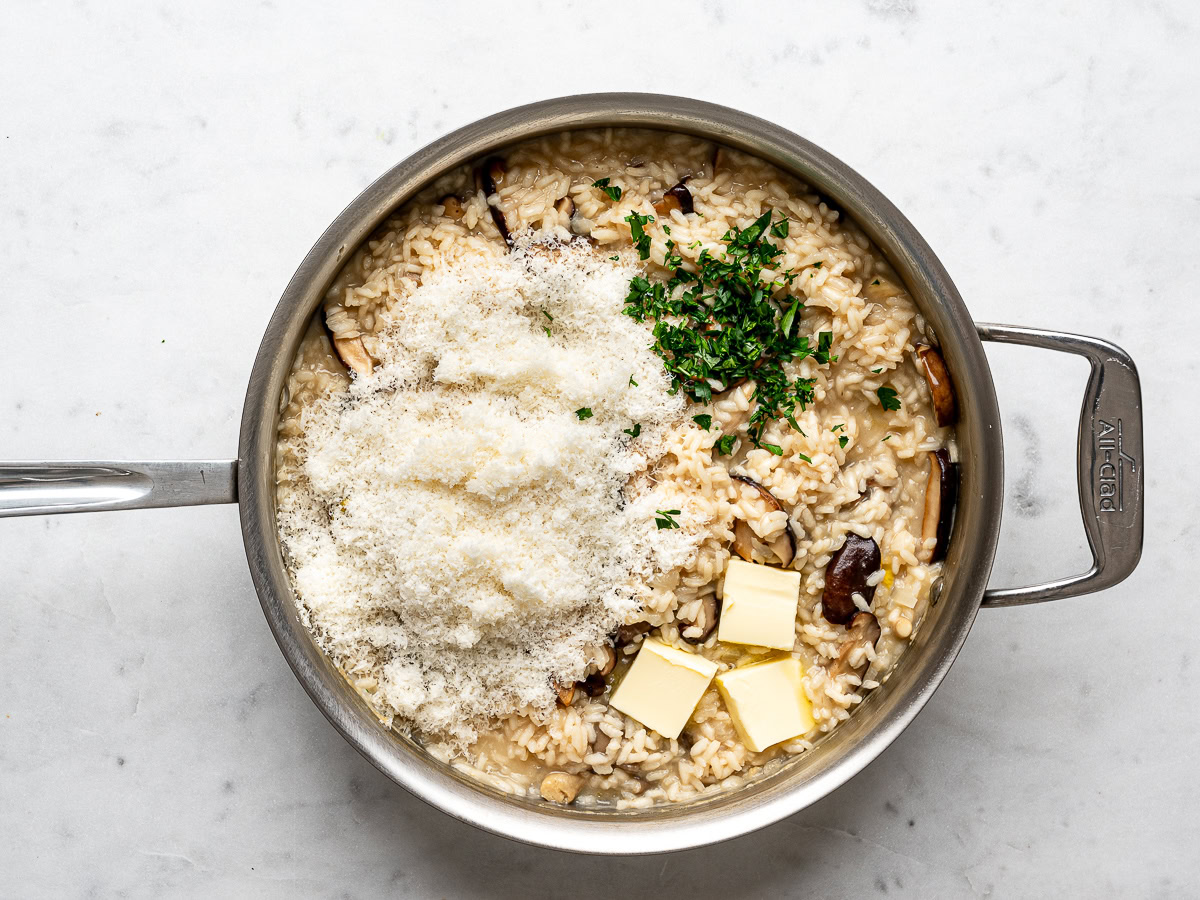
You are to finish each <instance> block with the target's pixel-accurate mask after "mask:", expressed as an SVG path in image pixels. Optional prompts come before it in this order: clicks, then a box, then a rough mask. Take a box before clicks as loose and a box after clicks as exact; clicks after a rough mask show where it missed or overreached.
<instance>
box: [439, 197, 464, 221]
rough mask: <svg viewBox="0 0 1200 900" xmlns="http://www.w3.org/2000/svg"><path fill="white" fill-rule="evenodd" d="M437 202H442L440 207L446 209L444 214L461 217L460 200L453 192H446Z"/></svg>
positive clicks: (453, 217)
mask: <svg viewBox="0 0 1200 900" xmlns="http://www.w3.org/2000/svg"><path fill="white" fill-rule="evenodd" d="M438 203H440V204H442V208H443V209H444V210H445V211H446V215H448V216H449V217H450V218H452V219H461V218H462V217H463V205H462V201H461V200H459V199H458V198H457V197H455V196H454V195H453V194H447V195H446V196H445V197H443V198H442V199H441V200H439V201H438Z"/></svg>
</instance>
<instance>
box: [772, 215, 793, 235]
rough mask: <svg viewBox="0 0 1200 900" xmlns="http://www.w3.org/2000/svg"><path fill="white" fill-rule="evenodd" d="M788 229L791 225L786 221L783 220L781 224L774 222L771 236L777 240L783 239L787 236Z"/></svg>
mask: <svg viewBox="0 0 1200 900" xmlns="http://www.w3.org/2000/svg"><path fill="white" fill-rule="evenodd" d="M790 227H791V225H790V223H789V222H788V220H787V219H784V220H783V221H782V222H776V223H775V224H774V225H772V226H771V234H773V235H775V237H777V238H785V237H787V236H788V228H790Z"/></svg>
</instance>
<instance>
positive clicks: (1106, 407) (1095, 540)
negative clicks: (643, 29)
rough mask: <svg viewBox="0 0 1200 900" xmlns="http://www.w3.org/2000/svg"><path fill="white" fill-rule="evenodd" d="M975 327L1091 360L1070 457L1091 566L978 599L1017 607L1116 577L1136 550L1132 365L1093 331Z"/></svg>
mask: <svg viewBox="0 0 1200 900" xmlns="http://www.w3.org/2000/svg"><path fill="white" fill-rule="evenodd" d="M977 327H978V329H979V337H980V338H981V339H983V340H985V341H996V342H999V343H1003V344H1023V345H1025V346H1027V347H1040V348H1041V349H1043V350H1059V351H1062V352H1064V353H1075V354H1078V355H1079V356H1082V357H1084V358H1085V359H1087V361H1088V362H1089V363H1090V364H1091V367H1092V371H1091V374H1090V375H1089V376H1088V382H1087V392H1086V393H1085V394H1084V398H1083V412H1082V413H1081V414H1080V417H1079V447H1078V451H1077V456H1076V466H1077V471H1078V477H1079V507H1080V510H1081V511H1082V512H1083V527H1084V530H1085V531H1086V532H1087V539H1088V545H1089V546H1090V547H1091V550H1092V567H1091V568H1090V569H1088V571H1086V572H1084V573H1082V574H1080V575H1072V576H1070V577H1069V578H1060V579H1058V580H1056V581H1048V582H1046V583H1045V584H1035V585H1030V586H1029V587H1015V588H998V589H995V590H989V591H987V592H985V593H984V595H983V605H984V606H993V607H994V606H1021V605H1023V604H1026V603H1040V602H1042V601H1043V600H1058V599H1061V598H1063V597H1077V596H1079V595H1081V594H1090V593H1092V592H1093V591H1102V590H1104V589H1105V588H1110V587H1112V586H1113V585H1114V584H1118V583H1119V582H1121V581H1123V580H1125V578H1126V577H1128V575H1129V574H1130V573H1131V572H1132V571H1133V570H1134V568H1135V567H1136V566H1137V564H1138V559H1139V558H1140V557H1141V555H1142V531H1143V526H1142V484H1143V477H1142V388H1141V382H1140V381H1139V380H1138V374H1137V367H1136V366H1134V364H1133V360H1132V359H1130V358H1129V354H1128V353H1126V352H1125V351H1124V350H1122V349H1121V348H1120V347H1117V346H1115V345H1114V344H1110V343H1108V342H1107V341H1102V340H1100V339H1098V338H1094V337H1086V336H1084V335H1078V334H1067V333H1065V332H1061V331H1042V330H1041V329H1037V328H1018V327H1015V326H1011V325H984V324H980V325H978V326H977Z"/></svg>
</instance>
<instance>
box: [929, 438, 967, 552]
mask: <svg viewBox="0 0 1200 900" xmlns="http://www.w3.org/2000/svg"><path fill="white" fill-rule="evenodd" d="M957 501H958V465H957V464H956V463H952V462H951V461H950V453H949V451H948V450H946V449H944V448H943V449H941V450H934V451H932V452H931V453H930V454H929V481H928V483H927V484H926V485H925V518H924V519H923V520H922V521H921V540H922V541H928V540H929V539H930V538H934V539H935V540H936V543H935V544H934V545H933V549H931V550H925V551H923V553H924V554H926V555H927V558H928V561H929V562H941V561H942V560H943V559H945V558H946V550H947V548H948V547H949V545H950V525H951V524H952V523H953V521H954V505H955V503H956V502H957Z"/></svg>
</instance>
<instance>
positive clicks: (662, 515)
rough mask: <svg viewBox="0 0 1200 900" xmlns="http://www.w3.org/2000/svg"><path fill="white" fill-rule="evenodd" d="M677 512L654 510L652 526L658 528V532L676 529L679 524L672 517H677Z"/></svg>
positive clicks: (672, 510) (675, 510) (673, 510)
mask: <svg viewBox="0 0 1200 900" xmlns="http://www.w3.org/2000/svg"><path fill="white" fill-rule="evenodd" d="M679 512H680V511H679V510H677V509H656V510H655V511H654V513H655V518H654V524H655V525H657V526H658V530H659V531H662V530H663V529H664V528H678V527H679V523H678V522H676V521H675V519H674V518H673V517H674V516H677V515H679Z"/></svg>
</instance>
